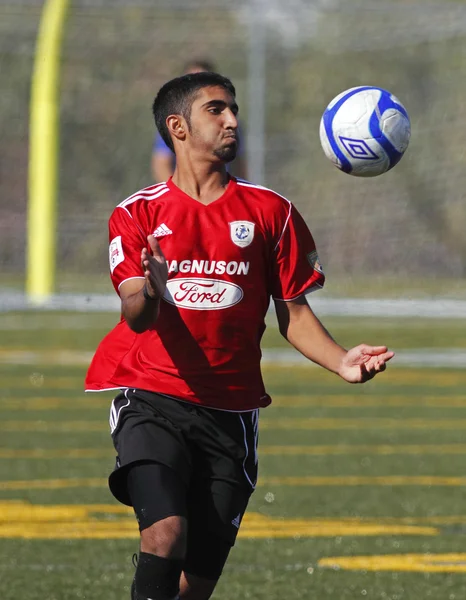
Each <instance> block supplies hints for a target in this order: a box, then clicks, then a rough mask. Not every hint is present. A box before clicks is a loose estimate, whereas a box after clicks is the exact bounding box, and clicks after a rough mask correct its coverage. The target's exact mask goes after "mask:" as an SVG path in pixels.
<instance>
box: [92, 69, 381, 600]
mask: <svg viewBox="0 0 466 600" xmlns="http://www.w3.org/2000/svg"><path fill="white" fill-rule="evenodd" d="M153 112H154V117H155V122H156V124H157V129H158V130H159V132H160V135H161V136H162V137H163V139H164V141H165V142H166V143H167V145H168V146H170V147H171V148H172V149H173V150H174V152H175V154H176V160H177V163H176V170H175V173H174V175H173V177H172V178H170V179H169V180H168V181H167V182H165V183H161V184H159V185H153V186H151V187H148V188H145V189H143V190H141V191H139V192H136V193H135V194H133V195H132V196H130V197H129V198H127V199H126V200H124V201H123V202H122V203H121V204H119V205H118V206H117V208H116V209H115V210H114V212H113V214H112V216H111V218H110V223H109V230H110V231H109V233H110V236H109V237H110V271H111V278H112V281H113V285H114V286H115V289H116V290H117V292H118V294H119V295H120V298H121V315H122V316H121V320H120V322H119V323H118V325H117V326H116V327H115V328H114V329H113V330H112V331H111V332H110V333H109V334H108V335H107V336H106V337H105V338H104V339H103V341H102V342H101V343H100V345H99V347H98V349H97V352H96V354H95V356H94V359H93V361H92V364H91V366H90V368H89V371H88V374H87V379H86V387H87V389H88V390H93V391H98V390H109V389H118V390H120V392H119V393H118V394H117V396H116V397H115V399H114V400H113V402H112V406H111V410H110V427H111V433H112V437H113V442H114V445H115V448H116V451H117V454H118V458H117V462H116V467H115V470H114V471H113V473H112V474H111V475H110V478H109V485H110V489H111V491H112V493H113V494H114V495H115V497H116V498H117V499H118V500H120V501H121V502H123V503H125V504H127V505H130V506H133V508H134V511H135V514H136V517H137V520H138V523H139V529H140V553H139V559H138V561H137V567H136V573H135V577H134V581H133V587H132V599H133V600H148V599H151V600H174V599H177V598H181V599H185V600H207V599H208V598H210V596H211V594H212V592H213V590H214V587H215V584H216V582H217V580H218V579H219V577H220V575H221V573H222V569H223V567H224V564H225V562H226V560H227V557H228V554H229V552H230V549H231V547H232V546H233V544H234V542H235V538H236V535H237V533H238V529H239V527H240V525H241V519H242V517H243V514H244V512H245V510H246V506H247V504H248V500H249V497H250V495H251V493H252V492H253V490H254V487H255V485H256V478H257V435H258V419H259V409H260V408H263V407H266V406H267V405H268V404H269V403H270V402H271V399H270V397H269V395H268V394H267V392H266V391H265V389H264V384H263V381H262V377H261V371H260V359H261V352H260V340H261V336H262V334H263V332H264V329H265V325H264V317H265V314H266V312H267V309H268V306H269V301H270V298H271V297H272V298H273V300H274V302H275V307H276V313H277V319H278V324H279V327H280V331H281V333H282V334H283V335H284V336H285V338H286V339H287V340H288V341H289V342H290V343H291V344H292V345H293V346H295V348H296V349H297V350H299V351H300V352H301V353H302V354H304V355H305V356H306V357H307V358H309V360H311V361H313V362H315V363H317V364H319V365H321V366H322V367H324V368H326V369H328V370H330V371H332V372H334V373H336V374H337V375H339V376H340V377H341V378H343V379H344V380H346V381H348V382H350V383H362V382H364V381H367V380H368V379H371V378H372V377H374V375H376V374H377V373H379V372H381V371H383V370H384V369H385V367H386V363H387V361H388V360H390V359H391V358H392V356H393V352H390V351H388V350H387V348H386V347H385V346H376V347H374V346H368V345H365V344H362V345H359V346H356V347H355V348H352V349H351V350H349V351H347V350H345V349H344V348H342V347H341V346H340V345H339V344H337V343H336V342H335V341H334V340H333V339H332V337H331V336H330V335H329V333H328V332H327V331H326V329H325V328H324V327H323V325H322V324H321V323H320V321H319V320H318V319H317V317H316V316H315V315H314V313H313V311H312V310H311V308H310V307H309V304H308V301H307V300H308V294H309V293H310V292H312V291H313V290H316V289H318V288H320V287H322V285H323V283H324V274H323V272H322V268H321V266H320V263H319V259H318V255H317V252H316V248H315V244H314V241H313V238H312V235H311V233H310V232H309V229H308V228H307V226H306V224H305V223H304V220H303V219H302V217H301V216H300V214H299V213H298V211H297V210H296V208H295V207H294V206H293V205H292V204H291V203H290V202H289V201H288V200H287V199H286V198H284V197H282V196H280V195H279V194H277V193H275V192H273V191H271V190H269V189H266V188H264V187H261V186H258V185H254V184H252V183H248V182H246V181H242V180H236V179H235V178H233V177H232V176H230V175H229V174H228V172H227V170H226V167H225V165H226V164H227V163H228V162H229V161H231V160H233V159H234V158H235V155H236V149H237V127H238V121H237V113H238V106H237V104H236V100H235V88H234V87H233V85H232V83H231V82H230V81H229V80H228V79H226V78H225V77H222V76H221V75H218V74H214V73H196V74H190V75H185V76H182V77H179V78H176V79H173V80H171V81H169V82H168V83H166V84H165V85H164V86H163V87H162V88H161V89H160V91H159V92H158V95H157V97H156V98H155V101H154V105H153Z"/></svg>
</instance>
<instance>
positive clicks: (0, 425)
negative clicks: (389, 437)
mask: <svg viewBox="0 0 466 600" xmlns="http://www.w3.org/2000/svg"><path fill="white" fill-rule="evenodd" d="M259 428H260V429H261V430H290V431H296V430H297V429H307V430H358V431H363V430H373V429H397V430H402V429H403V430H411V429H426V430H433V431H435V430H439V429H442V430H461V429H466V419H434V418H432V419H403V418H400V419H394V418H367V417H361V418H359V419H357V418H350V419H346V418H341V419H338V418H336V419H329V418H305V419H286V418H284V419H262V421H261V422H260V426H259ZM108 430H109V426H108V423H106V422H105V421H9V420H4V421H0V431H4V432H8V431H9V432H13V431H20V432H38V433H41V432H42V433H43V432H57V433H58V432H70V431H73V432H83V433H87V432H97V431H108Z"/></svg>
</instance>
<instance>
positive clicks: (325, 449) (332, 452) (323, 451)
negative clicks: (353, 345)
mask: <svg viewBox="0 0 466 600" xmlns="http://www.w3.org/2000/svg"><path fill="white" fill-rule="evenodd" d="M114 454H115V452H114V450H113V449H112V448H110V447H109V448H57V449H53V450H46V449H44V448H33V449H29V450H26V449H12V448H0V459H40V460H47V459H63V460H64V459H72V458H89V459H94V458H107V457H108V456H113V455H114ZM354 454H363V455H394V454H408V455H424V454H433V455H436V456H440V455H451V454H466V444H431V445H429V444H426V445H422V444H419V445H414V444H413V445H408V444H405V445H394V446H390V445H388V444H387V445H378V446H377V445H357V444H341V445H334V446H328V445H317V446H259V456H260V457H261V456H341V455H354Z"/></svg>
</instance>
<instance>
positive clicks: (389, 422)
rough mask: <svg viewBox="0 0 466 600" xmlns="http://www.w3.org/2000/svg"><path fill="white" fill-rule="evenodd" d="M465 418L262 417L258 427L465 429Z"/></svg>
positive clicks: (294, 428) (290, 428)
mask: <svg viewBox="0 0 466 600" xmlns="http://www.w3.org/2000/svg"><path fill="white" fill-rule="evenodd" d="M465 428H466V419H434V418H432V419H418V418H414V419H413V418H408V419H405V418H399V419H395V418H390V417H387V418H370V417H361V418H348V419H346V418H341V419H339V418H334V419H331V418H304V419H299V418H298V419H295V418H291V419H288V418H283V419H262V420H261V421H260V423H259V429H262V430H264V429H267V430H271V429H272V430H273V429H288V430H290V431H295V430H296V429H316V430H319V429H320V430H322V429H356V430H364V429H366V430H371V429H397V430H399V429H432V430H438V429H465Z"/></svg>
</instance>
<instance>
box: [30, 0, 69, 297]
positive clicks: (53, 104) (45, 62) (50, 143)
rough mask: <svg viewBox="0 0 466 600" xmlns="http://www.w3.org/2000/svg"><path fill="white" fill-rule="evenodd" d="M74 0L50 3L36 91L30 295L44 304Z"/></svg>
mask: <svg viewBox="0 0 466 600" xmlns="http://www.w3.org/2000/svg"><path fill="white" fill-rule="evenodd" d="M68 5H69V0H46V1H45V3H44V7H43V9H42V15H41V20H40V26H39V34H38V38H37V45H36V54H35V60H34V69H33V75H32V86H31V104H30V126H29V175H28V194H29V199H28V217H27V257H26V260H27V264H26V294H27V296H28V299H29V301H30V302H32V303H34V304H43V303H44V302H46V300H47V298H49V297H50V295H51V294H52V293H53V291H54V285H55V260H56V259H55V254H56V222H57V219H56V213H57V207H56V205H57V182H58V175H57V173H58V144H59V69H60V55H61V41H62V37H63V29H64V23H65V19H66V14H67V9H68Z"/></svg>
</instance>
